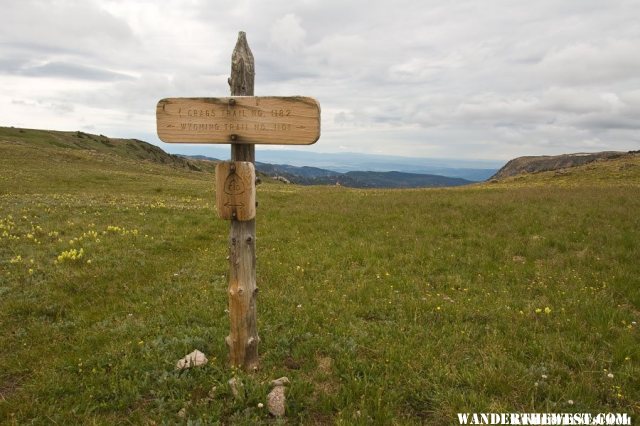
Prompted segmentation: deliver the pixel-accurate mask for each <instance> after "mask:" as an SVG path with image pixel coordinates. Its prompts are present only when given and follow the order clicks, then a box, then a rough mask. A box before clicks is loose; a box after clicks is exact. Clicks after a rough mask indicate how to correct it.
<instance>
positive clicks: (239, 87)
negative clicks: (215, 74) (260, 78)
mask: <svg viewBox="0 0 640 426" xmlns="http://www.w3.org/2000/svg"><path fill="white" fill-rule="evenodd" d="M254 77H255V64H254V60H253V53H251V49H250V48H249V44H248V43H247V34H246V33H245V32H244V31H240V32H239V33H238V41H237V42H236V47H235V49H233V54H232V55H231V77H229V86H231V96H253V84H254Z"/></svg>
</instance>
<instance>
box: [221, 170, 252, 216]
mask: <svg viewBox="0 0 640 426" xmlns="http://www.w3.org/2000/svg"><path fill="white" fill-rule="evenodd" d="M255 181H256V169H255V166H254V165H253V163H250V162H248V161H222V162H220V163H218V164H216V210H217V211H218V216H219V217H220V218H221V219H225V220H231V219H235V220H238V221H246V220H251V219H253V218H255V217H256V185H255Z"/></svg>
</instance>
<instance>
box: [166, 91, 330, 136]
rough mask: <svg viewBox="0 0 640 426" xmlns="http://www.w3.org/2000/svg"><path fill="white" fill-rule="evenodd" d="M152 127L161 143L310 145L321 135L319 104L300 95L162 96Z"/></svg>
mask: <svg viewBox="0 0 640 426" xmlns="http://www.w3.org/2000/svg"><path fill="white" fill-rule="evenodd" d="M156 123H157V127H158V136H159V137H160V139H161V140H162V141H164V142H173V143H235V144H242V143H246V144H277V145H310V144H312V143H314V142H316V141H317V140H318V138H319V137H320V104H319V103H318V101H316V100H315V99H313V98H309V97H304V96H290V97H277V96H234V97H228V98H167V99H162V100H161V101H160V102H158V105H157V107H156Z"/></svg>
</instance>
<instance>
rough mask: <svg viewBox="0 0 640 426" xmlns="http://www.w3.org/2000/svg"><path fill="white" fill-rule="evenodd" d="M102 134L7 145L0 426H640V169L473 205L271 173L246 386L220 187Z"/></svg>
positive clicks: (543, 179)
mask: <svg viewBox="0 0 640 426" xmlns="http://www.w3.org/2000/svg"><path fill="white" fill-rule="evenodd" d="M83 135H84V134H76V133H65V134H63V133H57V134H53V133H49V132H38V131H31V130H26V131H24V130H22V131H21V130H19V129H7V128H2V129H0V342H1V343H0V424H28V423H34V424H105V425H106V424H161V423H168V424H172V423H179V424H180V423H185V424H187V423H188V424H216V423H223V424H247V425H250V424H256V423H267V424H268V423H288V424H363V425H364V424H435V425H448V424H455V422H456V419H457V416H456V413H458V412H590V413H600V412H618V413H625V412H626V413H629V414H631V415H632V417H633V418H634V420H636V419H638V418H640V402H639V401H640V330H639V328H640V324H639V323H640V261H639V259H640V248H639V246H640V243H639V242H640V214H638V212H640V156H636V157H635V158H627V159H621V160H614V161H610V162H602V163H595V164H591V165H586V166H583V167H579V168H575V169H571V170H569V171H567V172H560V173H559V172H547V173H541V174H538V175H529V176H522V177H515V178H510V179H507V180H505V181H501V182H496V183H485V184H479V185H474V186H470V187H461V188H454V189H421V190H355V189H348V188H344V187H302V186H294V185H285V184H282V183H276V182H271V181H268V180H267V181H266V182H264V183H263V184H262V185H260V186H258V199H259V202H260V205H259V208H258V216H257V255H258V267H257V280H258V287H259V288H260V294H259V298H258V329H259V334H260V337H261V339H262V342H261V345H260V348H259V351H260V356H261V369H260V370H259V371H258V372H257V373H255V374H247V373H244V372H242V371H232V370H231V369H229V368H227V366H226V356H227V355H226V351H227V349H226V345H225V343H224V337H225V336H226V335H227V333H228V318H227V316H228V313H227V312H226V309H227V293H226V287H227V281H226V280H227V270H228V264H227V260H226V256H227V237H228V231H229V224H228V223H227V222H224V221H222V220H219V219H217V218H216V216H215V213H214V205H213V203H214V199H215V194H214V192H213V191H214V178H213V174H212V173H211V172H210V171H208V169H207V168H206V167H204V166H203V167H202V168H203V171H197V170H191V169H190V168H188V167H183V166H181V165H180V164H177V163H175V164H172V163H168V164H162V163H160V162H158V161H150V160H144V159H142V158H143V157H141V156H136V155H133V154H132V153H133V152H134V151H136V149H135V147H134V148H129V149H126V146H127V145H126V144H125V145H123V144H114V143H111V142H109V141H108V140H107V139H106V138H105V139H104V140H102V142H100V141H99V140H98V139H100V138H95V140H94V139H90V138H89V137H88V136H87V135H84V136H83ZM87 144H88V145H87ZM258 160H259V154H258ZM194 349H199V350H201V351H203V352H204V353H205V354H206V355H207V357H208V358H209V363H208V364H207V365H206V366H204V367H200V368H196V369H190V370H185V371H177V370H175V363H176V361H177V360H178V359H180V358H182V357H183V356H184V355H186V354H187V353H189V352H191V351H192V350H194ZM234 376H235V377H238V378H239V379H240V380H241V381H242V383H243V385H244V386H243V388H242V389H241V392H240V395H239V397H238V398H234V396H233V395H232V393H231V390H230V388H229V386H228V384H227V382H228V380H229V379H230V378H232V377H234ZM281 376H287V377H288V378H289V379H290V381H291V384H290V386H289V387H288V389H287V412H286V417H285V418H284V419H281V420H275V419H273V418H272V417H270V415H269V413H268V411H267V409H266V407H260V406H259V404H260V403H263V404H266V401H265V398H266V395H267V393H268V392H269V390H270V387H269V382H270V381H271V380H272V379H275V378H278V377H281ZM636 421H637V420H636Z"/></svg>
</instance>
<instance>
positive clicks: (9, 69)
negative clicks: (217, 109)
mask: <svg viewBox="0 0 640 426" xmlns="http://www.w3.org/2000/svg"><path fill="white" fill-rule="evenodd" d="M0 5H1V6H2V14H3V19H2V22H3V25H2V26H0V88H1V90H0V125H3V126H16V127H29V128H48V129H59V130H83V131H86V132H93V133H102V134H105V135H108V136H114V137H136V138H140V139H144V140H146V141H149V142H152V143H156V144H158V145H160V146H163V147H164V148H167V145H166V144H162V143H160V142H159V140H158V138H157V136H156V134H155V105H156V103H157V101H158V100H159V99H161V98H164V97H181V96H185V97H188V96H227V95H228V93H229V87H228V85H227V82H226V81H227V77H228V76H229V71H230V56H231V52H232V50H233V47H234V45H235V40H236V38H237V33H238V31H239V30H243V31H246V32H247V38H248V40H249V45H250V46H251V49H252V51H253V54H254V57H255V59H256V89H255V92H256V95H258V96H260V95H263V96H266V95H273V96H285V95H305V96H313V97H315V98H317V99H318V100H319V102H320V104H321V106H322V136H321V138H320V140H319V141H318V142H317V143H316V144H315V145H313V146H311V147H302V148H301V147H296V149H304V150H311V151H317V152H341V151H345V152H364V153H380V154H394V155H403V156H418V157H432V158H463V159H492V160H506V159H509V158H512V157H516V156H520V155H540V154H558V153H568V152H589V151H601V150H631V149H640V1H639V0H538V1H530V0H527V1H524V0H522V1H520V0H483V1H480V0H473V1H467V0H458V1H455V2H446V1H442V0H436V1H431V0H422V1H418V0H412V1H404V0H394V1H392V2H390V1H377V0H366V1H347V0H301V1H292V0H270V1H257V0H234V1H209V0H164V1H157V0H148V1H116V0H83V1H65V0H61V1H55V0H21V1H13V0H0ZM169 150H170V151H172V152H187V151H188V147H185V146H180V145H172V146H170V147H169Z"/></svg>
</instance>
